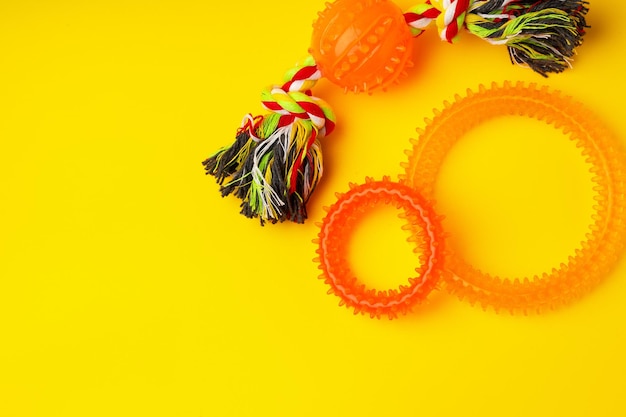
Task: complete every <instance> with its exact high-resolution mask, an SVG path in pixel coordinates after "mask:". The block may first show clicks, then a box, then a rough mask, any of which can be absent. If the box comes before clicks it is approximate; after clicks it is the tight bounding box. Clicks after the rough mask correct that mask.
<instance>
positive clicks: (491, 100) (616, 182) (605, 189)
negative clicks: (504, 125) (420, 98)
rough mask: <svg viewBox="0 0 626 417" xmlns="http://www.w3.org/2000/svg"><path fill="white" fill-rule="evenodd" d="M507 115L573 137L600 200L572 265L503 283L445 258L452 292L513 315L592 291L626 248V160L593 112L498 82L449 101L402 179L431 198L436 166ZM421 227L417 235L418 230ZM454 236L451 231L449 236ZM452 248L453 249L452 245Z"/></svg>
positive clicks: (524, 87)
mask: <svg viewBox="0 0 626 417" xmlns="http://www.w3.org/2000/svg"><path fill="white" fill-rule="evenodd" d="M503 115H519V116H527V117H531V118H535V119H538V120H545V121H546V122H547V123H550V124H553V125H554V126H555V127H557V128H559V129H561V130H562V131H563V133H564V134H566V135H568V137H569V139H570V140H572V141H573V142H574V143H575V144H576V146H577V147H578V148H580V149H581V152H582V155H583V156H584V157H585V159H586V161H587V162H588V163H589V164H591V168H590V171H591V172H592V173H593V177H592V181H593V183H594V187H593V190H594V191H595V193H596V195H595V197H594V199H595V202H596V203H595V205H594V210H595V214H594V216H593V223H592V224H591V225H590V227H589V233H588V234H587V236H586V240H585V241H583V242H581V243H580V245H579V246H580V247H579V248H578V249H574V248H573V249H572V255H571V256H570V257H569V260H568V262H567V263H564V264H561V265H559V266H556V268H554V269H553V270H552V271H548V272H544V273H539V274H537V275H535V276H531V277H510V278H502V277H498V276H493V275H490V274H487V273H485V272H482V271H479V270H477V269H476V268H474V267H472V266H471V265H470V264H468V263H467V262H466V261H465V260H463V259H462V258H461V257H460V256H459V255H458V254H455V253H451V254H450V256H449V257H448V258H447V259H446V267H445V268H446V271H447V272H446V274H445V276H444V279H443V282H444V286H445V287H446V288H447V290H448V291H449V292H450V293H452V294H455V295H457V296H458V297H459V298H461V299H466V300H468V301H469V302H470V303H472V304H474V303H478V304H480V305H481V306H482V307H484V308H486V307H489V306H490V307H493V308H494V309H496V310H500V309H504V310H508V311H510V312H533V311H543V310H546V309H550V308H554V307H558V306H559V305H562V304H566V303H568V302H571V301H573V300H575V299H577V298H579V297H580V296H582V295H583V294H585V293H587V292H588V291H590V290H591V289H592V288H594V287H595V286H596V285H597V284H598V283H599V282H600V281H601V279H602V278H603V277H604V276H605V275H606V273H607V272H608V271H609V270H610V269H611V268H612V267H613V266H614V264H615V263H616V261H617V260H618V258H619V256H620V255H621V253H622V251H623V249H624V246H625V245H626V159H625V155H624V150H623V149H622V146H621V143H620V141H619V140H618V139H617V138H615V136H614V135H613V134H612V133H611V132H610V131H609V129H607V128H606V126H604V125H603V124H602V123H601V122H600V121H599V120H598V119H597V118H596V117H595V116H594V114H593V112H591V111H590V110H589V109H587V108H585V107H584V106H582V105H581V104H580V103H577V102H575V101H574V100H573V99H572V98H570V97H567V96H563V95H561V94H559V93H558V92H551V91H549V90H548V89H547V88H545V87H544V88H541V89H539V88H537V87H536V86H535V85H533V84H531V85H524V84H522V83H517V84H515V85H513V84H510V83H505V84H504V85H503V86H498V85H496V84H494V85H492V87H491V88H485V87H482V86H481V88H480V89H479V90H478V92H472V91H470V90H468V93H467V97H464V98H461V97H457V99H456V101H455V102H454V103H452V104H450V103H446V104H445V108H444V109H443V110H442V111H441V112H439V111H438V112H436V115H435V117H434V118H433V119H432V120H430V121H428V120H427V125H426V127H425V129H424V130H421V131H419V132H420V136H419V139H417V140H416V141H414V143H413V144H414V147H413V150H412V151H411V152H410V157H409V161H408V163H406V164H405V165H404V166H405V169H406V174H405V175H404V177H403V181H404V182H405V183H406V184H407V185H409V186H411V187H413V188H415V189H417V190H419V191H420V192H421V193H423V194H424V196H425V197H426V198H427V199H430V200H432V199H433V198H434V186H435V181H436V179H437V175H438V172H439V168H440V166H441V164H442V163H443V160H444V158H445V156H446V154H447V152H448V150H449V149H450V148H451V147H452V146H454V144H455V143H456V142H457V140H458V139H459V138H461V137H462V136H463V135H464V133H465V132H467V131H468V130H469V129H471V128H472V126H475V125H477V124H479V123H483V122H485V121H488V120H490V119H493V118H495V117H498V116H503ZM419 230H420V228H419V227H418V228H417V230H416V233H417V232H419ZM447 232H448V233H450V234H451V235H453V234H454V231H453V230H447ZM448 246H450V245H448Z"/></svg>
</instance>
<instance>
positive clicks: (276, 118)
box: [202, 58, 335, 225]
mask: <svg viewBox="0 0 626 417" xmlns="http://www.w3.org/2000/svg"><path fill="white" fill-rule="evenodd" d="M320 78H321V73H320V71H319V70H318V68H317V66H316V65H315V62H314V61H313V59H312V58H307V60H306V61H305V62H304V64H303V65H300V66H297V67H295V68H293V69H292V70H290V71H289V72H287V74H286V75H285V80H284V81H285V83H284V84H283V85H282V86H272V87H270V88H267V89H266V90H264V91H263V92H262V94H261V99H262V104H263V107H264V108H265V109H267V110H269V111H270V112H271V113H269V114H267V115H264V116H256V117H253V116H252V115H247V116H246V117H244V119H243V122H242V124H241V127H240V128H239V130H238V131H237V135H236V139H235V142H234V143H233V144H232V145H231V146H227V147H224V148H222V149H220V150H218V151H217V152H216V153H214V154H213V155H211V156H210V157H209V158H207V159H206V160H205V161H204V162H203V163H202V164H203V165H204V168H205V170H206V173H207V174H210V175H213V176H215V178H216V180H217V182H218V183H219V184H220V185H221V193H222V196H227V195H229V194H234V195H235V196H237V197H238V198H240V199H241V200H242V203H241V213H242V214H244V215H245V216H246V217H250V218H253V217H259V219H260V220H261V225H263V224H264V223H265V221H269V222H271V223H276V222H278V221H281V222H282V221H285V220H291V221H294V222H296V223H303V222H304V220H305V219H306V218H307V212H306V202H307V201H308V199H309V197H310V196H311V194H312V193H313V191H314V190H315V187H316V185H317V183H318V181H319V179H320V177H321V175H322V170H323V167H322V153H321V149H320V145H319V141H318V138H321V137H324V136H326V135H328V134H330V133H331V132H332V130H333V129H334V126H335V116H334V114H333V112H332V110H331V109H330V107H329V106H328V104H326V103H325V102H324V101H323V100H322V99H320V98H318V97H315V96H313V95H312V94H311V89H312V88H313V86H314V85H315V84H316V83H317V81H318V80H319V79H320Z"/></svg>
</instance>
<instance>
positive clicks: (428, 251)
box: [314, 177, 445, 319]
mask: <svg viewBox="0 0 626 417" xmlns="http://www.w3.org/2000/svg"><path fill="white" fill-rule="evenodd" d="M381 203H384V204H394V205H396V206H397V207H398V208H401V209H402V210H403V211H404V214H405V215H406V218H407V219H408V220H409V222H410V224H412V225H415V227H419V228H420V233H419V239H415V241H416V242H417V244H418V247H417V248H415V252H418V251H419V252H421V255H420V258H419V259H420V266H419V267H418V268H416V270H415V271H416V272H417V277H416V278H409V280H408V282H409V285H408V286H406V285H400V287H399V288H398V289H397V290H396V289H390V290H376V289H371V288H367V287H366V286H365V285H364V284H363V283H361V282H359V280H358V279H357V278H356V277H355V276H354V274H353V273H352V271H351V270H350V266H349V265H348V261H347V259H346V245H347V240H348V239H347V237H348V236H349V233H350V231H351V230H353V228H354V223H355V221H356V220H357V219H358V218H359V216H360V215H361V214H363V212H364V211H365V210H367V209H368V208H369V207H372V206H374V205H376V204H381ZM319 226H320V232H319V235H318V239H315V240H314V243H316V244H317V245H318V249H317V250H316V252H317V254H318V255H319V257H318V258H316V259H315V262H319V264H320V265H319V269H321V270H322V271H323V272H322V275H320V279H324V281H325V282H326V284H328V285H330V287H331V288H330V290H329V294H332V293H334V294H335V295H337V296H339V297H340V298H341V301H340V303H339V304H340V305H345V306H346V307H348V308H350V307H352V308H354V314H358V313H361V314H369V315H370V317H372V318H373V317H377V318H380V317H381V315H387V316H388V317H389V318H390V319H393V318H396V317H398V315H400V314H406V313H407V312H410V311H411V309H412V307H413V306H415V305H416V304H419V303H421V302H422V301H423V300H425V299H426V297H427V296H428V294H429V293H430V292H431V290H432V289H433V288H435V286H436V285H437V282H438V281H439V278H440V277H441V274H442V264H443V260H444V257H445V254H444V242H445V238H444V236H443V231H442V229H441V224H440V217H438V216H437V215H436V214H435V213H434V211H433V209H432V206H431V205H430V204H429V203H428V202H427V201H426V199H424V197H422V196H421V195H420V194H419V193H418V192H417V191H415V190H414V189H412V188H410V187H408V186H406V185H404V184H400V183H396V182H391V181H389V178H388V177H385V178H383V180H382V181H374V180H372V179H370V178H367V179H366V182H365V184H360V185H355V184H350V190H349V191H348V192H347V193H345V194H339V198H338V200H337V201H336V202H335V203H334V204H333V205H332V206H331V207H330V208H329V209H328V213H327V215H326V216H325V217H324V220H323V222H322V223H321V224H320V225H319Z"/></svg>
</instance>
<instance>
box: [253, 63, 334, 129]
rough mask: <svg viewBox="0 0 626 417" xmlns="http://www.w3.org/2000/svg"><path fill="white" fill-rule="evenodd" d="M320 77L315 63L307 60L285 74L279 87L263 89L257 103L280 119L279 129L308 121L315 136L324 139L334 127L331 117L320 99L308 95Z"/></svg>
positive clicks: (330, 111)
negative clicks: (298, 121) (295, 121)
mask: <svg viewBox="0 0 626 417" xmlns="http://www.w3.org/2000/svg"><path fill="white" fill-rule="evenodd" d="M321 77H322V74H321V72H320V70H319V68H317V65H316V64H315V61H314V60H313V58H311V57H309V58H308V59H307V60H306V61H305V64H304V65H303V66H298V67H295V68H293V69H291V70H290V71H288V72H287V74H285V79H286V82H285V83H284V84H283V85H282V86H280V87H279V86H271V87H269V88H267V89H265V90H264V91H263V92H262V93H261V100H262V101H261V104H262V105H263V107H264V108H265V109H266V110H269V111H271V112H273V113H276V114H279V115H281V116H283V117H281V120H280V121H279V126H286V125H289V124H291V123H293V121H294V120H295V119H304V120H310V121H311V123H312V124H313V126H315V128H316V129H317V131H318V134H317V136H318V137H324V136H327V135H329V134H330V133H331V132H332V131H333V129H334V128H335V115H334V113H333V111H332V109H331V108H330V106H329V105H328V104H327V103H326V102H325V101H324V100H322V99H321V98H319V97H315V96H313V95H312V94H311V89H312V88H313V87H314V86H315V84H316V83H317V81H318V80H319V79H320V78H321Z"/></svg>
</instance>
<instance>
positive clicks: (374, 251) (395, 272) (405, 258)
mask: <svg viewBox="0 0 626 417" xmlns="http://www.w3.org/2000/svg"><path fill="white" fill-rule="evenodd" d="M402 213H403V210H402V209H398V208H396V207H395V206H393V205H386V204H382V203H380V204H376V205H375V206H372V207H368V208H367V209H366V211H365V213H363V214H362V215H360V218H359V219H357V220H356V221H355V223H354V225H353V230H352V232H351V236H350V239H349V242H347V243H348V245H347V247H348V249H347V256H348V262H349V265H350V269H351V270H352V272H353V273H354V276H356V277H357V278H358V280H359V281H360V282H361V283H363V284H365V286H366V287H368V288H375V289H377V290H388V289H397V288H398V287H399V286H400V285H407V286H408V285H409V281H408V279H409V278H412V277H416V276H417V272H416V271H415V269H416V268H419V267H420V265H421V262H420V260H419V255H420V252H414V249H415V248H416V246H417V244H416V243H415V242H407V239H408V238H409V237H411V235H412V232H411V231H410V230H403V226H405V225H406V224H407V220H406V219H403V218H400V216H399V215H400V214H402Z"/></svg>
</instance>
